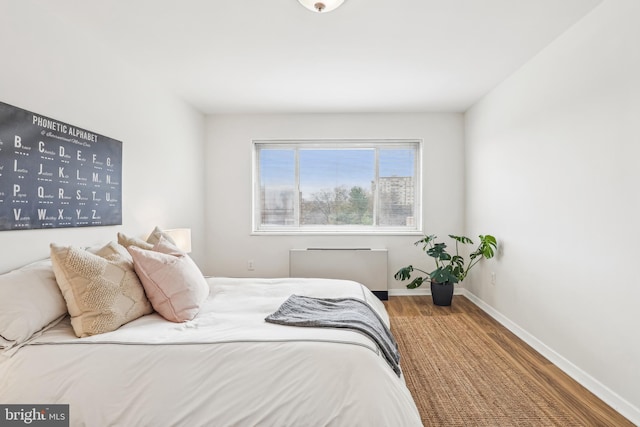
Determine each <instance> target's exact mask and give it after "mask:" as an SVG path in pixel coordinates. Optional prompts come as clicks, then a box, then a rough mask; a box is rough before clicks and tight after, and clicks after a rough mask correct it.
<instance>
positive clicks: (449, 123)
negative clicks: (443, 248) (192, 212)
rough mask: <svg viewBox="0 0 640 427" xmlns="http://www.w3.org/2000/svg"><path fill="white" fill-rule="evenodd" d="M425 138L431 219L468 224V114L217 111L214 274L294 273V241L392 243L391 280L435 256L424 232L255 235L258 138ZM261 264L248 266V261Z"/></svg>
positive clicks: (212, 153)
mask: <svg viewBox="0 0 640 427" xmlns="http://www.w3.org/2000/svg"><path fill="white" fill-rule="evenodd" d="M295 138H300V139H321V138H328V139H337V138H346V139H348V138H352V139H358V138H420V139H422V140H423V142H424V146H423V157H424V158H423V165H424V171H423V174H424V184H423V197H424V200H425V203H424V209H423V211H424V214H423V217H424V219H423V224H424V227H425V229H426V230H428V231H429V232H430V233H431V232H433V233H440V234H442V235H445V234H447V233H456V232H462V228H463V224H464V216H463V200H464V196H463V182H464V171H463V162H462V159H463V156H464V153H463V138H464V134H463V116H462V115H461V114H340V115H322V114H315V115H314V114H310V115H302V114H301V115H216V116H210V117H209V118H208V119H207V153H206V173H207V178H206V182H207V189H206V191H207V206H206V218H207V234H206V239H205V240H206V241H207V244H208V246H207V254H208V259H207V264H206V266H205V267H204V269H205V271H206V272H208V274H212V275H219V276H240V277H251V276H253V277H278V276H285V277H286V276H288V274H289V249H292V248H306V247H322V246H324V247H341V246H342V247H353V246H358V247H373V248H387V249H388V250H389V260H388V271H389V278H388V284H389V288H397V289H405V287H404V285H402V284H401V283H399V282H396V281H395V280H394V279H393V273H394V272H395V271H397V270H398V269H399V268H401V267H403V266H405V265H407V264H411V263H413V264H414V265H415V264H421V263H425V262H426V261H427V258H426V256H425V255H424V254H423V253H421V252H420V250H419V249H418V248H416V247H415V246H413V242H415V241H416V240H418V238H419V237H418V236H335V235H334V236H252V235H251V186H252V182H251V176H252V175H251V156H252V152H251V150H252V140H254V139H295ZM249 259H252V260H254V261H255V270H254V271H248V270H247V261H248V260H249Z"/></svg>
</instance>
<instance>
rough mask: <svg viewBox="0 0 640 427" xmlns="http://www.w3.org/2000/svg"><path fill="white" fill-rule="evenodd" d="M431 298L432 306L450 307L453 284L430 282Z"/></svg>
mask: <svg viewBox="0 0 640 427" xmlns="http://www.w3.org/2000/svg"><path fill="white" fill-rule="evenodd" d="M431 298H433V304H434V305H442V306H448V305H451V300H452V299H453V283H451V282H446V283H434V282H431Z"/></svg>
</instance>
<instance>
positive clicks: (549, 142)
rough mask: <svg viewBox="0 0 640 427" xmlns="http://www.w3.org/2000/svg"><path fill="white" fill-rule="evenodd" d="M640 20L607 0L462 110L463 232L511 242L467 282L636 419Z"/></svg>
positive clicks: (639, 395)
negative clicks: (492, 273)
mask: <svg viewBox="0 0 640 427" xmlns="http://www.w3.org/2000/svg"><path fill="white" fill-rule="evenodd" d="M639 22H640V2H638V1H637V0H605V1H604V2H603V4H601V5H600V6H599V7H597V8H596V9H595V10H594V11H593V12H591V14H589V15H587V16H586V17H585V18H584V19H583V20H582V21H580V22H578V23H577V24H576V25H575V26H574V27H572V28H571V29H569V30H568V31H567V32H566V33H565V34H564V35H562V36H561V37H560V38H559V39H557V40H556V41H555V42H554V43H552V44H551V45H550V46H549V47H548V48H546V49H545V50H543V51H542V52H541V53H540V54H539V55H537V57H535V58H534V59H533V60H532V61H530V62H529V63H528V64H527V65H526V66H524V67H523V68H522V69H520V70H519V71H518V72H517V73H515V74H514V75H513V76H512V77H510V78H509V79H508V80H506V81H505V82H503V83H502V84H501V85H499V86H498V87H497V88H496V89H495V90H493V91H492V92H491V93H490V94H488V95H487V96H486V97H485V98H484V99H482V100H481V102H479V103H478V104H477V105H475V106H474V107H473V108H472V109H470V111H468V112H467V114H466V159H467V178H466V188H467V200H466V208H467V232H468V233H470V234H473V233H474V232H476V231H480V230H484V229H491V230H492V231H493V232H495V234H496V236H498V237H499V240H501V243H502V244H503V254H502V255H501V257H500V258H499V260H497V261H495V262H488V263H485V264H484V266H483V267H482V268H481V269H480V270H479V271H477V274H474V275H473V277H472V284H471V286H468V289H469V290H470V291H471V292H472V293H474V294H475V295H477V296H478V297H479V298H480V299H482V300H483V301H484V302H485V303H487V304H489V305H490V306H492V307H493V308H494V309H495V310H497V311H498V312H499V313H502V314H503V315H505V316H506V317H507V318H508V319H510V320H511V321H512V322H514V323H515V324H517V325H519V327H521V328H522V329H524V330H525V331H526V332H527V333H529V334H530V335H531V336H533V337H535V338H537V339H538V340H540V341H541V342H542V343H543V344H544V345H545V346H547V347H548V348H549V349H550V350H551V351H553V352H556V353H557V355H558V356H559V357H560V358H563V359H564V360H565V361H566V362H567V366H569V368H570V369H574V374H577V375H578V376H582V377H583V378H582V380H583V381H584V382H585V383H587V384H590V385H591V386H592V388H594V389H596V390H597V391H599V392H600V394H601V395H602V396H604V397H606V398H607V399H608V400H609V401H610V402H611V403H613V404H614V405H616V406H617V407H618V409H619V410H621V412H622V413H623V414H625V415H627V416H628V417H630V418H632V420H634V421H635V422H636V423H638V422H639V421H640V411H639V410H638V408H640V365H639V361H640V331H639V326H640V310H639V309H638V302H640V286H639V285H640V279H639V278H638V274H637V263H638V260H639V257H638V255H639V254H640V250H639V246H638V245H639V244H640V225H639V224H640V193H639V190H638V184H639V183H640V167H638V159H640V136H639V135H640V125H639V123H640V120H639V117H640V48H639V47H638V46H639V45H638V42H639V41H640V25H639V24H638V23H639ZM490 271H495V272H496V278H497V281H496V285H495V286H492V285H491V284H490V280H489V277H490Z"/></svg>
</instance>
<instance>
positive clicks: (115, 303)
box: [50, 242, 153, 337]
mask: <svg viewBox="0 0 640 427" xmlns="http://www.w3.org/2000/svg"><path fill="white" fill-rule="evenodd" d="M50 247H51V262H52V264H53V271H54V273H55V276H56V281H57V282H58V286H59V287H60V290H61V291H62V295H63V296H64V299H65V302H66V303H67V309H68V310H69V314H70V315H71V326H73V331H74V332H75V334H76V335H77V336H78V337H87V336H90V335H95V334H101V333H104V332H110V331H113V330H116V329H118V328H119V327H120V326H122V325H124V324H125V323H128V322H130V321H132V320H134V319H137V318H138V317H140V316H143V315H145V314H149V313H151V312H152V310H153V309H152V307H151V304H150V303H149V300H148V299H147V297H146V295H145V293H144V289H143V287H142V284H141V283H140V280H139V279H138V276H137V275H136V273H135V271H134V270H133V263H132V260H131V257H130V256H129V254H128V253H127V252H126V250H124V248H122V247H121V246H119V245H118V244H117V243H115V242H111V243H109V244H108V245H106V246H105V247H104V248H102V249H100V250H99V251H97V254H93V253H91V252H88V251H86V250H83V249H81V248H78V247H74V246H59V245H56V244H54V243H52V244H51V245H50ZM120 248H122V249H120Z"/></svg>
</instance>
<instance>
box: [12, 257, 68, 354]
mask: <svg viewBox="0 0 640 427" xmlns="http://www.w3.org/2000/svg"><path fill="white" fill-rule="evenodd" d="M66 313H67V306H66V304H65V301H64V298H63V297H62V293H61V292H60V289H59V288H58V284H57V283H56V278H55V276H54V274H53V268H52V267H51V260H50V259H46V260H42V261H37V262H34V263H31V264H28V265H25V266H24V267H21V268H19V269H16V270H13V271H10V272H8V273H5V274H2V275H0V348H2V349H4V350H6V349H9V348H11V347H13V346H14V345H19V344H22V343H24V342H25V341H27V340H28V339H29V338H31V336H32V335H33V334H35V333H36V332H38V331H40V330H42V329H43V328H45V327H46V326H47V325H49V324H50V323H51V322H53V321H55V320H56V319H59V318H61V317H63V316H64V315H65V314H66Z"/></svg>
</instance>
